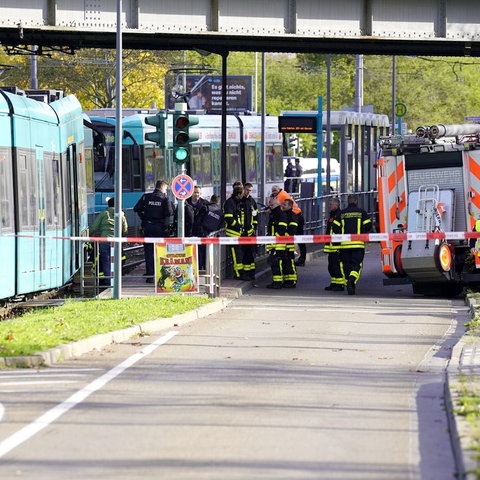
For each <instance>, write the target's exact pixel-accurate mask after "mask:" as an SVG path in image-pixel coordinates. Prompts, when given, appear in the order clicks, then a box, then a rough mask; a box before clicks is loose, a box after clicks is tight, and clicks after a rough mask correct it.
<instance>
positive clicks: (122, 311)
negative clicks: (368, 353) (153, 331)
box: [0, 294, 212, 357]
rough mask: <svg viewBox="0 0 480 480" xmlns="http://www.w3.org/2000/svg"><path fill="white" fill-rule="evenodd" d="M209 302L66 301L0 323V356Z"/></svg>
mask: <svg viewBox="0 0 480 480" xmlns="http://www.w3.org/2000/svg"><path fill="white" fill-rule="evenodd" d="M211 301H212V300H211V299H209V298H208V297H207V296H206V295H205V296H194V295H180V294H178V295H175V294H172V295H166V296H151V297H138V298H122V299H90V300H82V301H78V300H67V301H66V302H65V304H64V305H61V306H57V307H49V308H45V309H41V310H39V309H36V310H31V311H28V312H26V313H25V314H24V315H23V316H21V317H18V318H15V319H9V320H3V321H0V356H2V357H14V356H23V355H33V354H35V353H37V352H39V351H42V350H47V349H49V348H53V347H58V346H60V345H64V344H66V343H70V342H74V341H76V340H81V339H84V338H88V337H91V336H92V335H96V334H100V333H107V332H112V331H114V330H119V329H122V328H128V327H131V326H133V325H138V324H140V323H143V322H146V321H149V320H155V319H157V318H169V317H172V316H173V315H176V314H180V313H185V312H187V311H190V310H194V309H196V308H198V307H200V306H202V305H205V304H207V303H210V302H211Z"/></svg>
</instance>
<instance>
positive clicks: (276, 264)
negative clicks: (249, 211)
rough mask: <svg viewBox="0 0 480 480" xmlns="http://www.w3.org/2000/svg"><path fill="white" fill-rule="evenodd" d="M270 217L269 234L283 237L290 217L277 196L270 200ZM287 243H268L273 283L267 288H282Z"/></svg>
mask: <svg viewBox="0 0 480 480" xmlns="http://www.w3.org/2000/svg"><path fill="white" fill-rule="evenodd" d="M268 206H269V208H270V217H269V219H268V225H267V235H268V236H272V237H283V236H284V235H285V233H286V232H287V227H288V218H287V215H286V214H285V212H283V210H282V208H281V206H280V202H279V201H278V199H277V198H274V197H272V198H270V200H269V202H268ZM286 247H287V245H286V244H285V243H271V244H270V245H267V252H268V253H269V263H270V268H271V270H272V283H271V284H269V285H267V288H273V289H280V288H282V286H283V266H284V260H285V258H284V257H285V251H286Z"/></svg>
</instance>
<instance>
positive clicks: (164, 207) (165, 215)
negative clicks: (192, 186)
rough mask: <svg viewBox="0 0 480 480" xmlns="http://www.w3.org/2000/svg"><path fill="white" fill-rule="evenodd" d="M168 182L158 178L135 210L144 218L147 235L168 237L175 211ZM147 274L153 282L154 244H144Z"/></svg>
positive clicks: (145, 233) (144, 231)
mask: <svg viewBox="0 0 480 480" xmlns="http://www.w3.org/2000/svg"><path fill="white" fill-rule="evenodd" d="M167 187H168V184H167V182H165V181H164V180H158V181H157V183H156V185H155V190H154V191H153V192H152V193H145V194H144V195H142V197H141V198H140V200H139V201H138V202H137V204H136V205H135V207H134V208H133V210H134V211H135V212H136V213H137V214H138V216H139V217H140V218H141V220H142V228H143V234H144V236H145V237H168V236H169V226H170V220H171V217H172V215H173V212H174V208H173V203H172V201H171V200H170V199H169V198H168V196H167ZM144 253H145V270H146V273H145V276H146V277H147V283H153V275H154V273H155V258H154V244H153V243H145V244H144Z"/></svg>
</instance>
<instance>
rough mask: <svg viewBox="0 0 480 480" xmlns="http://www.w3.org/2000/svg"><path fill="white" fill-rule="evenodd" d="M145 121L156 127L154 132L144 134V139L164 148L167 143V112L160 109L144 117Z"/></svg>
mask: <svg viewBox="0 0 480 480" xmlns="http://www.w3.org/2000/svg"><path fill="white" fill-rule="evenodd" d="M145 123H146V124H147V125H152V126H154V127H156V131H155V132H149V133H146V134H145V140H150V141H151V142H155V143H156V144H157V145H158V147H159V148H165V147H166V146H167V145H168V137H167V113H166V112H164V111H160V112H158V113H157V114H156V115H153V116H150V117H145Z"/></svg>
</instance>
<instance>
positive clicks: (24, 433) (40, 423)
mask: <svg viewBox="0 0 480 480" xmlns="http://www.w3.org/2000/svg"><path fill="white" fill-rule="evenodd" d="M177 334H178V332H177V331H172V332H169V333H167V334H166V335H164V336H163V337H160V338H158V339H157V340H155V341H154V342H152V343H150V344H149V345H147V346H146V347H145V348H144V349H143V350H142V351H141V352H139V353H136V354H134V355H132V356H131V357H128V358H127V359H126V360H124V361H123V362H122V363H120V364H119V365H117V366H115V367H113V368H112V369H111V370H109V371H108V372H107V373H105V374H104V375H102V376H101V377H99V378H97V379H96V380H94V381H93V382H91V383H89V384H88V385H87V386H86V387H84V388H82V389H81V390H79V391H78V392H76V393H74V394H73V395H71V396H70V397H69V398H67V399H66V400H65V401H63V402H62V403H60V404H58V405H57V406H55V407H53V408H52V409H50V410H48V411H47V412H45V413H44V414H43V415H41V416H40V417H38V418H37V419H36V420H34V421H33V422H32V423H30V424H29V425H26V426H25V427H23V428H21V429H20V430H18V431H17V432H15V433H14V434H13V435H10V437H8V438H6V439H5V440H3V441H2V442H0V458H1V457H3V456H4V455H6V454H7V453H8V452H10V451H11V450H13V449H14V448H16V447H18V446H19V445H21V444H22V443H24V442H26V441H27V440H29V439H30V438H32V437H33V436H34V435H36V434H37V433H38V432H40V431H41V430H43V429H44V428H45V427H48V426H49V425H50V424H52V423H53V422H54V421H55V420H57V419H58V418H60V417H61V416H62V415H63V414H64V413H67V412H68V411H69V410H70V409H72V408H73V407H75V406H76V405H78V404H79V403H81V402H83V401H84V400H85V399H86V398H88V397H89V396H90V395H91V394H92V393H95V392H96V391H97V390H100V389H101V388H103V387H104V386H105V385H106V384H107V383H108V382H110V381H111V380H113V379H114V378H115V377H117V376H118V375H120V374H121V373H123V372H124V371H125V370H127V368H130V367H131V366H133V365H134V364H135V363H137V362H138V361H139V360H141V359H142V358H144V357H146V356H147V355H150V353H152V352H153V351H154V350H156V349H157V348H158V347H160V346H161V345H163V344H165V343H167V342H168V341H169V340H171V339H172V338H173V337H174V336H175V335H177ZM2 415H3V413H2Z"/></svg>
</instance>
